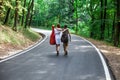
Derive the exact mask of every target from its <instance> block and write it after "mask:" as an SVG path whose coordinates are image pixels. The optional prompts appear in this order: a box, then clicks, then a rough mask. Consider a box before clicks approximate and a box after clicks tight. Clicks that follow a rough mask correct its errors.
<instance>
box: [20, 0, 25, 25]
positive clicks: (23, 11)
mask: <svg viewBox="0 0 120 80" xmlns="http://www.w3.org/2000/svg"><path fill="white" fill-rule="evenodd" d="M25 6H26V0H24V5H23V7H24V8H25ZM22 13H23V15H22V22H21V26H23V24H24V14H25V10H22Z"/></svg>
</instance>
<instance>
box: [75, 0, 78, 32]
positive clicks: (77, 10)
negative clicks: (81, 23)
mask: <svg viewBox="0 0 120 80" xmlns="http://www.w3.org/2000/svg"><path fill="white" fill-rule="evenodd" d="M75 1H76V5H75V6H76V33H78V9H77V8H78V5H77V0H75Z"/></svg>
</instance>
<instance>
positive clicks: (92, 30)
mask: <svg viewBox="0 0 120 80" xmlns="http://www.w3.org/2000/svg"><path fill="white" fill-rule="evenodd" d="M92 2H93V1H92V0H91V1H90V13H91V24H93V22H94V14H93V7H92V5H93V4H92ZM93 27H94V26H93V25H91V26H90V37H91V38H93V36H94V28H93Z"/></svg>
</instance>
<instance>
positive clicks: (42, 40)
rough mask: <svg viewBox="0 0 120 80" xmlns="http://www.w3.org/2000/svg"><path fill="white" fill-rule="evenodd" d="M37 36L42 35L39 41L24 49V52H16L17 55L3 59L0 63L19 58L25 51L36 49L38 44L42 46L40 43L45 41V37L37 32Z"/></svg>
mask: <svg viewBox="0 0 120 80" xmlns="http://www.w3.org/2000/svg"><path fill="white" fill-rule="evenodd" d="M39 34H41V35H42V39H39V40H38V41H37V42H36V43H35V44H33V45H31V46H29V47H28V48H26V49H24V50H22V51H20V52H17V53H15V54H12V55H10V56H8V57H6V58H4V59H1V60H0V63H2V62H5V61H7V60H9V59H12V58H14V57H17V56H19V55H21V54H24V53H26V52H27V51H29V50H31V49H33V48H35V47H37V46H38V45H40V44H42V43H43V42H44V41H45V40H46V39H47V35H45V34H43V33H40V32H39Z"/></svg>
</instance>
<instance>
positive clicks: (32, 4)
mask: <svg viewBox="0 0 120 80" xmlns="http://www.w3.org/2000/svg"><path fill="white" fill-rule="evenodd" d="M31 6H32V7H31V14H30V21H29V25H28V26H30V24H31V22H32V16H33V8H34V0H33V1H32V3H31Z"/></svg>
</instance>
